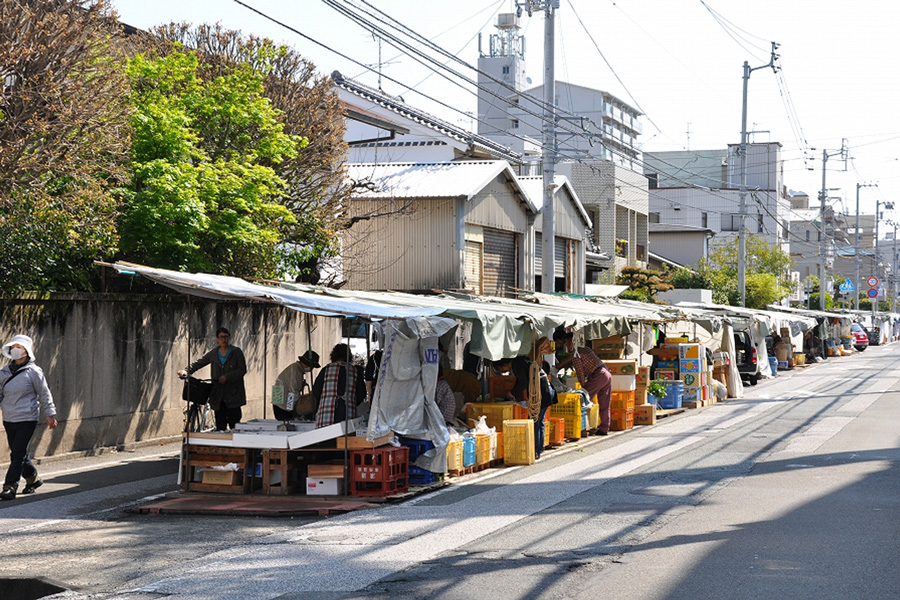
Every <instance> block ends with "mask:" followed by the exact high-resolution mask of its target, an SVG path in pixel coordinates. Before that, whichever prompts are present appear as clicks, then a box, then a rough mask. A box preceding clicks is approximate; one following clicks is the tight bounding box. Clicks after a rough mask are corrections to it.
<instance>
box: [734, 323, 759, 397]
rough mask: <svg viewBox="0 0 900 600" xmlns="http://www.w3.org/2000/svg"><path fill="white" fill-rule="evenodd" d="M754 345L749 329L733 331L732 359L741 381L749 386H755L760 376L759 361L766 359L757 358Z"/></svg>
mask: <svg viewBox="0 0 900 600" xmlns="http://www.w3.org/2000/svg"><path fill="white" fill-rule="evenodd" d="M757 354H758V352H757V350H756V344H754V343H753V337H752V336H751V335H750V330H749V329H741V330H737V329H736V330H735V331H734V358H735V363H736V364H737V369H738V373H740V374H741V379H743V380H746V381H748V382H750V385H756V384H757V382H759V380H760V378H761V377H762V375H761V374H760V372H759V361H760V359H761V358H762V359H763V360H765V359H766V357H760V356H757Z"/></svg>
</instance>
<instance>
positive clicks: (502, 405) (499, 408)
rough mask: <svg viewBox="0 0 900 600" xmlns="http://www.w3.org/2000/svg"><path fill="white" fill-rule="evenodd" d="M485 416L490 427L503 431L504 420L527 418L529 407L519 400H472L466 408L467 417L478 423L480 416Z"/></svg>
mask: <svg viewBox="0 0 900 600" xmlns="http://www.w3.org/2000/svg"><path fill="white" fill-rule="evenodd" d="M481 416H484V417H485V423H486V424H487V426H488V427H493V428H494V429H496V430H497V431H503V421H509V420H512V419H527V418H528V409H527V408H525V407H524V406H522V405H521V404H518V403H517V402H471V403H469V406H468V408H467V409H466V418H468V419H469V421H470V422H471V423H477V422H478V419H479V417H481Z"/></svg>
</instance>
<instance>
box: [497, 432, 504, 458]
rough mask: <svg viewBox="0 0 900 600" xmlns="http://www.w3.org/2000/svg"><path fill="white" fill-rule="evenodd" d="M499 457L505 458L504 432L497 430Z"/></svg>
mask: <svg viewBox="0 0 900 600" xmlns="http://www.w3.org/2000/svg"><path fill="white" fill-rule="evenodd" d="M497 458H498V459H500V458H503V432H502V431H498V432H497Z"/></svg>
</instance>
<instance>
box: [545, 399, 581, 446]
mask: <svg viewBox="0 0 900 600" xmlns="http://www.w3.org/2000/svg"><path fill="white" fill-rule="evenodd" d="M558 398H559V402H558V403H557V404H554V405H553V406H551V407H550V417H556V418H560V417H561V418H563V419H565V435H566V437H567V438H569V439H570V440H577V439H580V438H581V394H560V395H559V397H558Z"/></svg>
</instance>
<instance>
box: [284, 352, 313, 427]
mask: <svg viewBox="0 0 900 600" xmlns="http://www.w3.org/2000/svg"><path fill="white" fill-rule="evenodd" d="M321 366H322V365H320V364H319V355H318V353H316V352H313V351H312V350H307V351H306V352H304V353H303V354H301V355H300V356H298V357H297V360H296V362H293V363H291V364H290V365H288V367H287V368H286V369H285V370H284V371H282V372H281V373H280V374H279V375H278V378H277V379H276V385H280V386H282V388H283V399H284V403H283V406H276V405H274V404H273V405H272V412H273V413H274V415H275V418H276V419H278V420H279V421H290V420H292V419H293V418H294V417H295V416H296V417H300V418H309V417H311V416H312V415H314V414H315V412H316V404H315V401H314V400H313V399H312V394H311V393H310V390H311V388H310V385H309V381H308V379H309V374H310V373H312V370H313V369H319V368H321ZM291 400H293V403H291Z"/></svg>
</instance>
